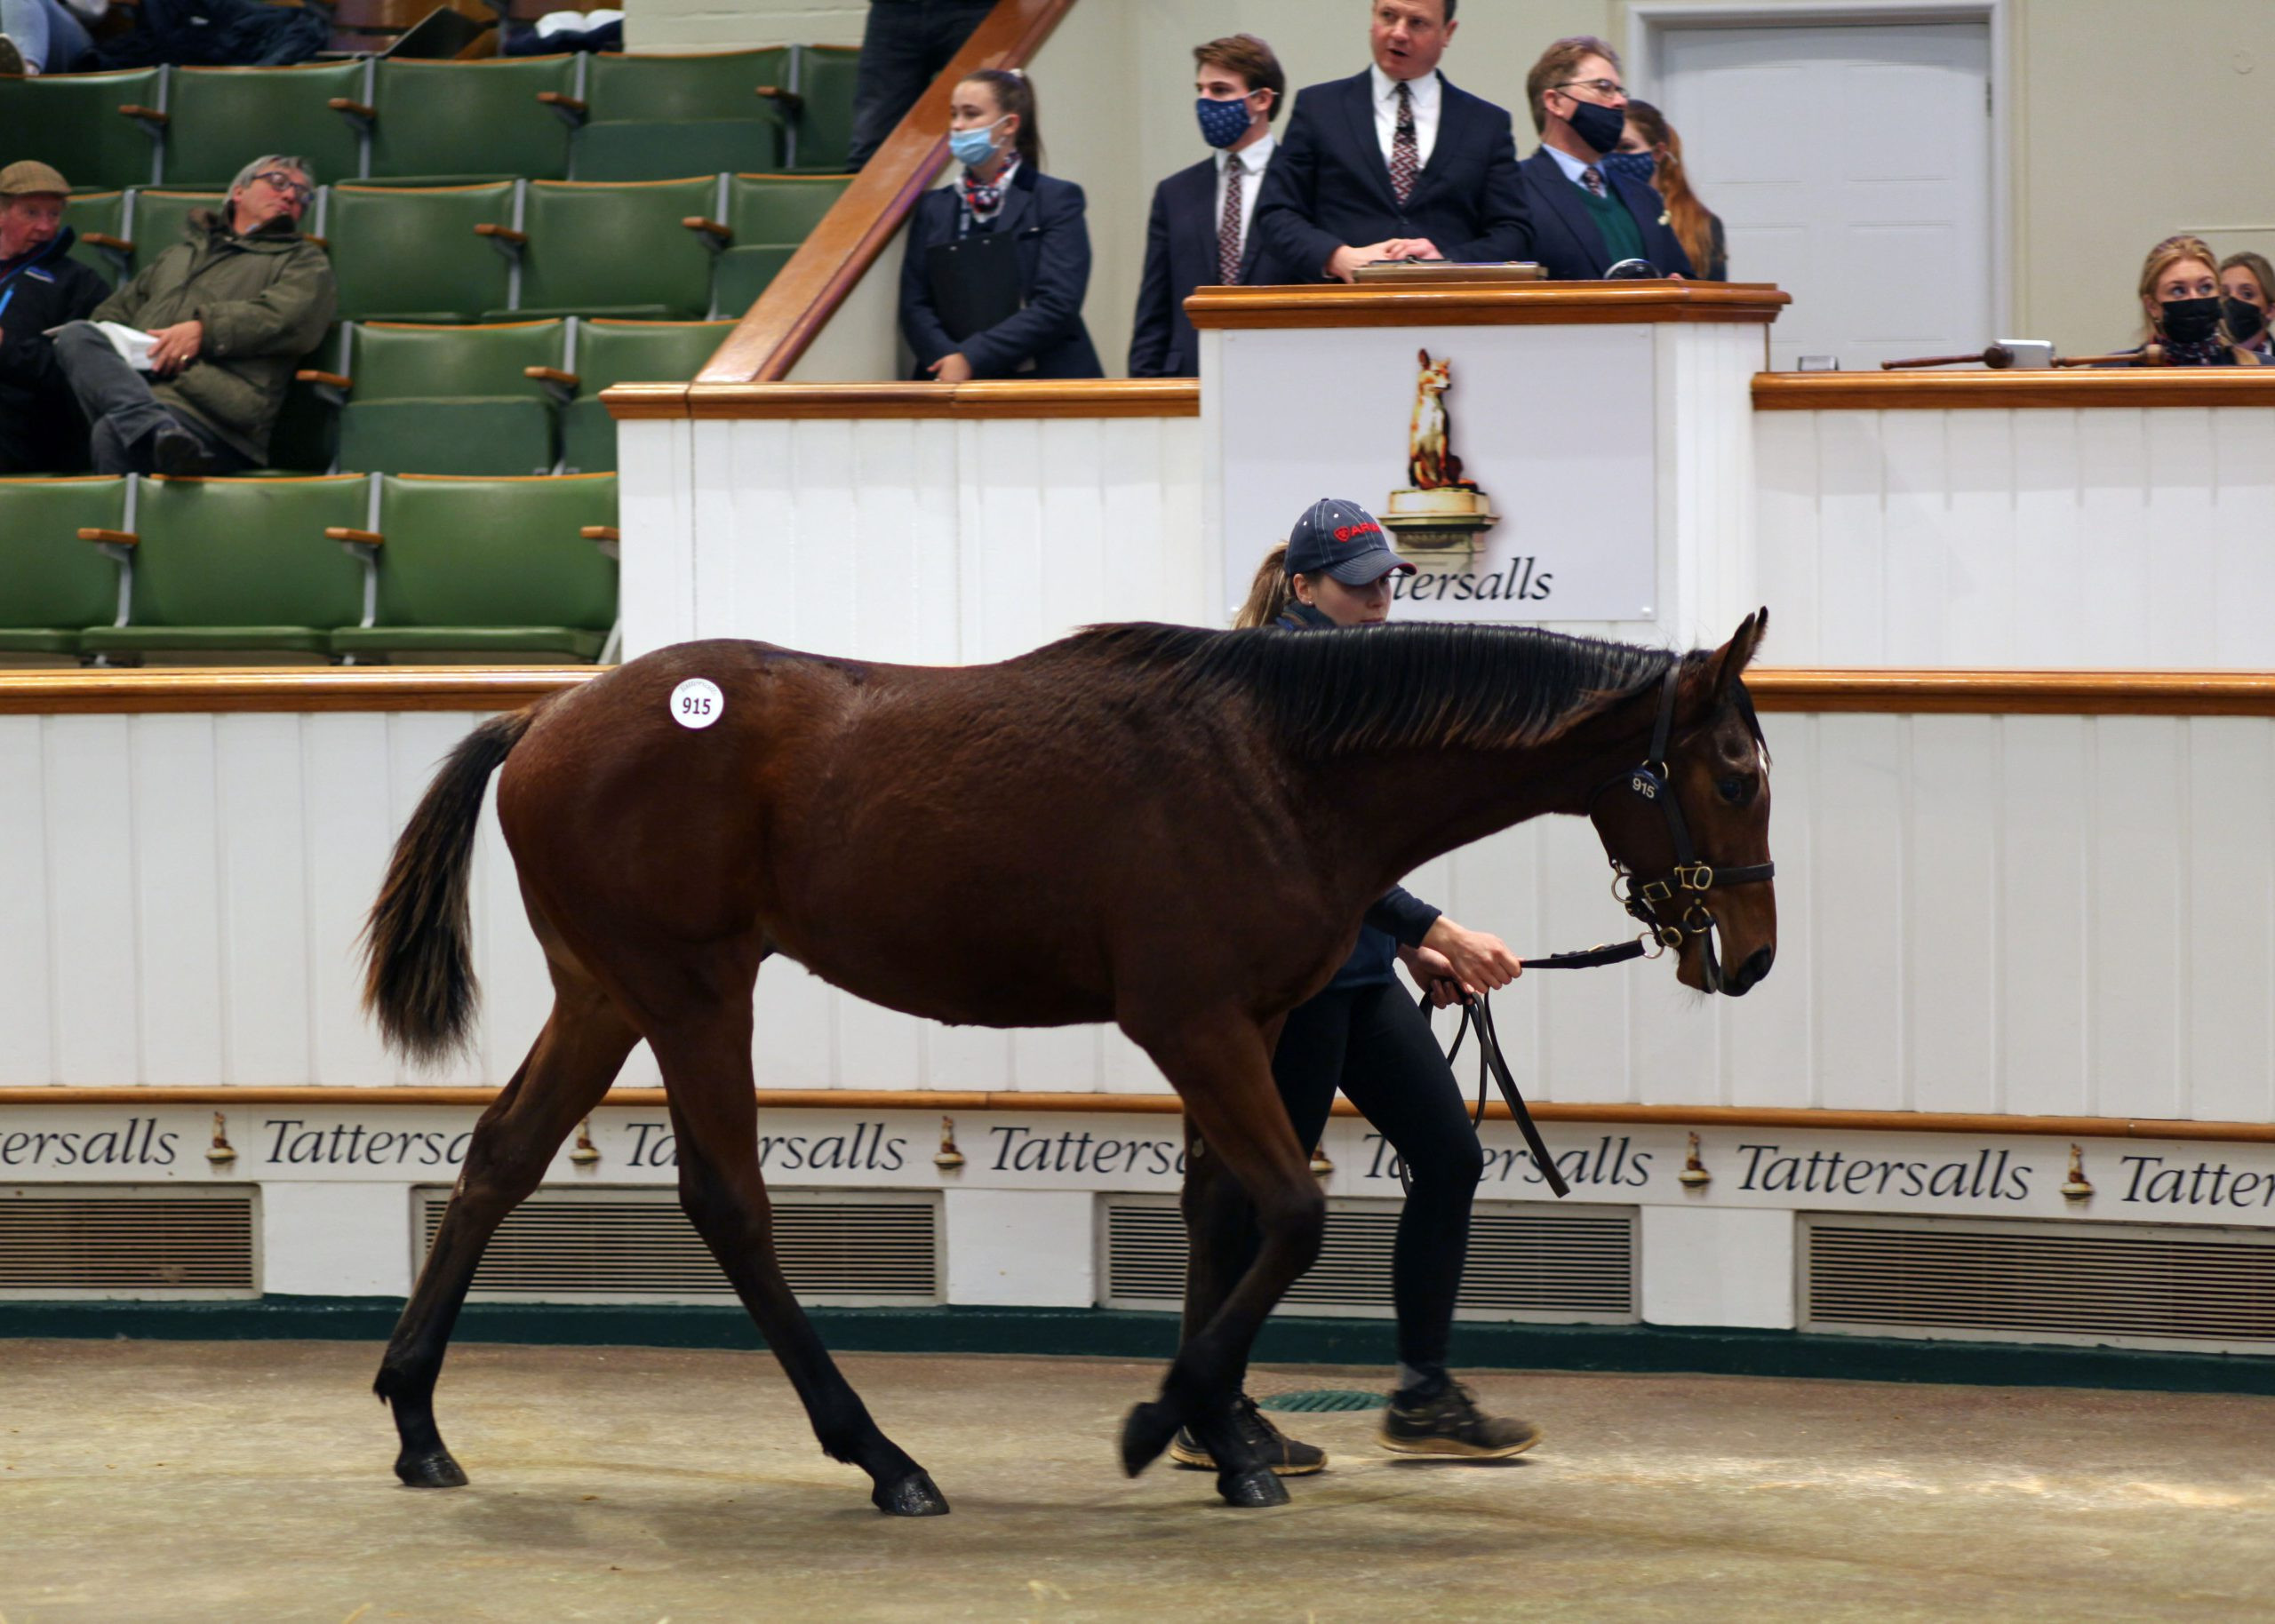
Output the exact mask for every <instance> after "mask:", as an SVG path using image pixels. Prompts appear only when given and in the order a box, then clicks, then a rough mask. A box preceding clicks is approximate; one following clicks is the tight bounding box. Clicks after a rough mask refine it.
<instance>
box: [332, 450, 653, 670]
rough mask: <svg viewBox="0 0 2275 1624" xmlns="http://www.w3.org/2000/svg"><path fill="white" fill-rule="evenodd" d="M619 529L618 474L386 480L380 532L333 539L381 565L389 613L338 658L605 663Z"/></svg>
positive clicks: (349, 629) (338, 641)
mask: <svg viewBox="0 0 2275 1624" xmlns="http://www.w3.org/2000/svg"><path fill="white" fill-rule="evenodd" d="M615 525H616V476H615V475H614V474H563V475H558V476H555V477H553V478H549V479H434V478H419V477H417V476H411V477H405V478H400V479H397V478H389V479H385V480H382V481H380V482H379V524H378V526H377V529H376V532H374V531H368V530H367V531H362V532H360V533H359V532H354V531H351V532H348V533H345V534H340V533H335V535H334V537H333V539H335V540H339V541H346V542H349V543H361V544H362V545H363V548H364V549H365V550H368V551H369V552H371V553H374V554H376V555H377V561H378V566H379V609H378V613H377V614H376V615H375V616H374V617H372V620H371V624H370V625H357V626H343V627H342V628H340V629H339V630H338V631H336V632H334V633H332V634H331V649H332V652H333V653H334V654H337V655H340V656H344V657H351V658H356V659H368V658H374V657H376V658H385V657H387V656H389V655H398V654H403V655H418V656H422V657H434V656H435V655H440V654H461V655H464V654H487V655H491V656H497V655H508V656H515V657H523V658H531V659H537V658H543V657H547V656H567V657H571V658H573V659H579V660H591V659H595V658H597V657H599V656H600V654H601V651H602V650H603V649H604V648H605V647H606V646H607V644H608V641H609V633H610V629H611V627H612V626H613V625H615V622H616V561H615V559H614V558H613V557H611V556H609V555H608V553H605V552H603V547H602V545H601V543H602V539H603V535H604V536H605V537H606V539H607V541H608V542H609V543H610V544H611V545H612V543H613V538H614V527H615ZM587 530H592V531H595V532H601V533H602V534H596V535H595V536H591V537H588V536H587V535H586V534H585V532H586V531H587Z"/></svg>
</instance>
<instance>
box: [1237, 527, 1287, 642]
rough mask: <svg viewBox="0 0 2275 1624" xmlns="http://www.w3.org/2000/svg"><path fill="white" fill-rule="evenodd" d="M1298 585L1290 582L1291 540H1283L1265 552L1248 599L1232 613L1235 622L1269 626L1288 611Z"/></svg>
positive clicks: (1240, 624) (1244, 624) (1251, 583)
mask: <svg viewBox="0 0 2275 1624" xmlns="http://www.w3.org/2000/svg"><path fill="white" fill-rule="evenodd" d="M1295 595H1296V594H1295V589H1294V588H1293V587H1291V586H1289V584H1288V544H1287V543H1286V542H1284V541H1283V542H1281V544H1280V545H1278V546H1276V547H1274V548H1273V549H1272V551H1271V552H1269V553H1265V555H1264V561H1263V562H1262V563H1260V564H1258V565H1257V567H1256V579H1255V580H1253V581H1251V582H1249V588H1248V601H1247V602H1246V603H1243V604H1241V612H1240V613H1239V614H1237V615H1235V616H1233V625H1235V626H1268V625H1271V624H1272V623H1273V621H1275V620H1277V619H1279V618H1280V617H1281V616H1282V615H1284V614H1286V613H1287V612H1288V604H1289V600H1290V599H1292V598H1293V597H1294V596H1295Z"/></svg>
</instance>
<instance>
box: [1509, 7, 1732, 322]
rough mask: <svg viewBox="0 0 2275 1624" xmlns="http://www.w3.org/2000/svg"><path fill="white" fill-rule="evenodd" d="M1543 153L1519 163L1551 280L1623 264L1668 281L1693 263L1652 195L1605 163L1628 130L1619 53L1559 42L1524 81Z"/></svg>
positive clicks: (1590, 43)
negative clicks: (1637, 264)
mask: <svg viewBox="0 0 2275 1624" xmlns="http://www.w3.org/2000/svg"><path fill="white" fill-rule="evenodd" d="M1525 95H1526V98H1527V99H1528V100H1529V101H1530V102H1531V104H1532V122H1533V127H1534V128H1535V129H1537V130H1538V131H1540V141H1541V145H1540V150H1539V151H1538V152H1537V153H1535V154H1533V155H1532V156H1531V157H1529V158H1527V159H1526V160H1525V161H1524V162H1523V163H1520V164H1518V165H1517V174H1518V177H1519V179H1520V180H1521V182H1522V184H1523V187H1524V196H1525V206H1526V210H1527V211H1528V212H1529V214H1530V215H1531V217H1532V223H1533V258H1535V259H1537V260H1539V261H1540V263H1541V266H1542V267H1543V268H1544V269H1545V270H1546V271H1547V273H1548V275H1549V277H1550V279H1551V280H1552V281H1555V282H1590V281H1593V280H1595V279H1596V278H1598V277H1600V276H1601V275H1603V274H1604V272H1605V271H1607V270H1608V269H1609V268H1610V267H1613V266H1615V265H1616V264H1618V263H1619V262H1620V261H1621V260H1623V259H1648V260H1649V261H1650V262H1651V263H1652V264H1653V265H1656V266H1657V267H1659V269H1660V270H1661V271H1663V272H1664V273H1666V274H1667V275H1671V276H1688V275H1691V274H1692V270H1691V264H1690V256H1689V255H1688V254H1687V253H1685V252H1684V251H1683V248H1682V243H1681V240H1680V238H1678V237H1677V236H1676V235H1674V233H1673V232H1672V230H1670V229H1669V228H1668V227H1667V225H1666V223H1665V221H1664V218H1663V217H1664V214H1665V207H1664V204H1663V203H1661V201H1660V198H1659V195H1658V194H1657V193H1656V192H1655V191H1653V190H1652V189H1651V187H1649V186H1648V184H1645V183H1642V182H1640V181H1638V180H1636V179H1632V178H1631V177H1630V176H1628V175H1624V174H1622V173H1621V172H1620V171H1619V169H1618V167H1617V166H1616V165H1613V164H1611V163H1608V162H1607V160H1608V158H1609V157H1610V156H1611V155H1612V154H1614V153H1615V152H1616V151H1617V150H1618V148H1619V138H1620V134H1621V132H1622V131H1624V130H1625V128H1626V127H1627V88H1626V86H1625V84H1624V83H1623V82H1622V80H1621V78H1620V71H1619V55H1618V53H1617V52H1615V51H1614V50H1612V48H1611V47H1610V46H1609V45H1608V44H1604V42H1603V41H1601V40H1600V39H1596V38H1593V37H1592V36H1588V35H1585V34H1583V35H1578V36H1575V37H1573V38H1571V39H1560V40H1558V41H1557V42H1556V43H1555V44H1553V45H1551V46H1550V47H1549V48H1548V49H1547V50H1546V51H1545V52H1542V53H1541V57H1540V60H1539V61H1537V62H1536V63H1534V64H1533V68H1532V72H1531V73H1529V74H1528V75H1526V76H1525Z"/></svg>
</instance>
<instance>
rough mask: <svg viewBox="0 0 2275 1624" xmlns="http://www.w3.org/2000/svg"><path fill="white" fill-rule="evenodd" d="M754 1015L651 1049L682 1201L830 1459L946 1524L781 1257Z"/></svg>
mask: <svg viewBox="0 0 2275 1624" xmlns="http://www.w3.org/2000/svg"><path fill="white" fill-rule="evenodd" d="M750 1032H751V1028H750V1008H749V1006H748V1004H747V1003H746V1004H745V1005H744V1006H743V1007H742V1009H741V1011H740V1012H739V1018H738V1019H724V1018H714V1019H709V1020H706V1021H704V1022H703V1023H701V1024H700V1025H699V1026H697V1027H691V1028H690V1026H688V1025H687V1024H686V1023H683V1024H682V1026H681V1029H680V1030H678V1031H659V1033H658V1034H657V1035H656V1036H655V1037H654V1038H653V1039H651V1041H652V1042H653V1044H654V1047H655V1050H656V1057H657V1059H658V1060H659V1062H661V1063H662V1065H663V1069H664V1082H665V1085H666V1087H667V1088H668V1090H669V1091H670V1099H671V1113H672V1126H673V1129H674V1131H675V1133H676V1134H677V1135H678V1146H679V1190H680V1202H681V1205H682V1206H684V1207H685V1208H686V1209H687V1215H688V1218H689V1219H690V1221H691V1222H693V1223H694V1225H695V1228H696V1230H697V1231H698V1233H700V1234H701V1235H702V1237H703V1239H704V1244H705V1245H706V1246H709V1247H710V1249H711V1255H712V1256H714V1257H715V1258H717V1259H718V1260H719V1267H720V1268H721V1269H722V1270H725V1272H726V1276H727V1278H728V1280H729V1281H730V1283H732V1285H733V1286H734V1288H735V1294H736V1295H737V1296H738V1297H740V1298H741V1299H742V1301H743V1306H744V1307H746V1309H748V1310H750V1316H751V1318H753V1319H754V1320H756V1321H757V1322H758V1329H759V1333H760V1334H761V1335H762V1336H764V1337H765V1338H766V1345H767V1346H768V1347H769V1348H770V1349H773V1352H774V1357H775V1358H776V1359H777V1360H778V1361H779V1362H780V1364H781V1366H782V1369H783V1372H784V1373H785V1374H786V1375H787V1376H788V1377H789V1378H790V1385H791V1386H792V1387H793V1388H794V1389H796V1391H797V1395H798V1397H799V1399H800V1401H801V1402H802V1403H803V1404H804V1405H805V1406H806V1415H807V1417H808V1419H809V1420H810V1421H812V1423H813V1429H814V1436H815V1437H816V1438H818V1439H819V1440H820V1443H821V1446H822V1452H823V1453H826V1454H827V1455H828V1456H830V1457H831V1458H832V1459H833V1460H837V1461H848V1462H850V1463H851V1464H852V1465H855V1466H858V1467H859V1468H860V1469H862V1470H863V1471H865V1472H866V1473H868V1474H869V1477H870V1480H871V1482H872V1483H873V1484H874V1488H873V1489H872V1490H871V1492H870V1494H869V1499H870V1501H872V1502H873V1503H874V1505H875V1506H876V1508H877V1509H878V1510H880V1511H882V1512H885V1513H887V1514H888V1515H890V1516H894V1517H938V1516H941V1515H944V1514H945V1513H946V1511H947V1509H948V1502H947V1499H946V1496H945V1495H943V1494H942V1493H940V1491H939V1489H938V1487H937V1486H936V1485H934V1484H933V1482H932V1479H931V1477H930V1476H929V1475H928V1474H927V1473H926V1472H925V1470H924V1469H923V1468H922V1467H921V1466H919V1465H917V1464H916V1462H915V1461H914V1460H912V1459H910V1458H909V1456H908V1454H907V1453H906V1452H905V1451H903V1450H902V1449H901V1448H900V1446H899V1445H897V1444H895V1443H894V1442H893V1441H892V1440H891V1439H890V1438H889V1437H886V1436H885V1435H884V1433H883V1431H882V1429H879V1427H878V1426H877V1423H876V1422H875V1421H873V1420H872V1419H871V1418H870V1415H869V1411H868V1406H867V1405H864V1404H863V1403H862V1402H861V1397H860V1395H859V1394H858V1393H856V1392H855V1391H854V1390H853V1387H852V1384H851V1383H850V1382H849V1381H846V1379H845V1377H844V1374H843V1373H842V1372H841V1371H839V1369H838V1368H837V1365H836V1362H835V1361H834V1360H833V1359H832V1358H831V1357H829V1349H826V1348H825V1347H823V1346H822V1341H821V1338H820V1337H819V1336H818V1335H817V1334H816V1333H815V1332H814V1328H813V1323H812V1322H811V1321H810V1320H809V1319H808V1318H806V1311H805V1310H803V1309H802V1308H801V1307H799V1306H798V1300H797V1298H796V1297H795V1296H794V1294H792V1293H791V1290H790V1286H789V1283H788V1282H787V1281H786V1280H785V1279H784V1278H782V1265H781V1262H780V1261H779V1259H778V1258H777V1257H776V1255H775V1251H774V1220H773V1206H772V1203H771V1202H770V1201H769V1200H768V1198H767V1194H766V1181H765V1178H764V1176H763V1175H762V1174H761V1173H760V1172H759V1166H758V1110H757V1101H756V1097H755V1095H754V1079H753V1077H752V1074H751V1060H750Z"/></svg>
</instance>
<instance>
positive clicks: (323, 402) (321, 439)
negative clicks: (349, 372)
mask: <svg viewBox="0 0 2275 1624" xmlns="http://www.w3.org/2000/svg"><path fill="white" fill-rule="evenodd" d="M346 346H347V329H346V328H344V327H342V326H341V325H340V324H339V322H333V323H332V324H331V327H329V328H327V329H326V330H325V331H324V335H323V343H321V344H319V345H317V346H315V349H313V350H311V351H309V352H308V354H307V356H306V357H305V358H304V359H303V361H302V362H301V365H302V367H303V368H304V369H305V368H321V369H322V370H321V371H320V372H317V371H309V370H302V371H300V372H299V373H297V374H296V375H295V376H294V378H293V381H292V382H291V384H290V385H288V386H286V387H285V391H284V403H283V405H282V406H281V407H279V408H278V409H277V411H276V426H275V428H274V429H272V430H270V431H269V435H268V466H269V467H271V468H274V469H278V470H281V471H283V472H285V473H288V474H328V473H330V472H331V467H332V465H333V463H334V462H335V461H336V460H337V458H338V455H339V390H338V389H337V388H336V387H331V386H327V384H326V382H325V379H326V378H329V377H330V376H332V375H335V374H338V373H339V372H340V371H341V370H344V369H345V368H346V366H347V347H346Z"/></svg>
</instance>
